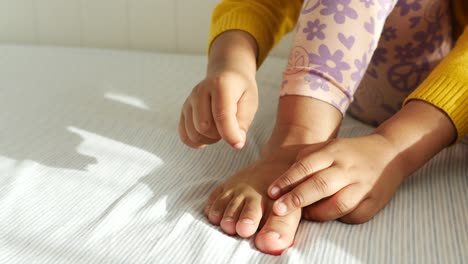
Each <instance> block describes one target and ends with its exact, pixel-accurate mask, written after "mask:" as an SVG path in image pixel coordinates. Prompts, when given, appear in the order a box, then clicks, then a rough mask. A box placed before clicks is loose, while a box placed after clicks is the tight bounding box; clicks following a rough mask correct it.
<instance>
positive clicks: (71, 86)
mask: <svg viewBox="0 0 468 264" xmlns="http://www.w3.org/2000/svg"><path fill="white" fill-rule="evenodd" d="M285 63H286V61H285V60H282V59H275V58H270V59H269V60H267V61H266V63H265V65H264V66H263V67H262V69H261V71H260V73H259V75H258V84H259V89H260V110H259V112H258V114H257V116H256V120H255V122H254V125H253V127H252V129H251V130H250V132H249V135H248V145H247V147H246V148H245V149H244V150H242V151H241V152H237V151H234V150H231V149H230V148H229V147H228V146H227V145H226V144H217V145H215V146H213V147H209V148H207V149H205V150H201V151H200V150H198V151H195V150H191V149H189V148H187V147H185V146H184V145H183V144H182V143H181V142H180V141H179V139H178V135H177V132H176V131H177V123H178V118H179V109H180V106H181V104H182V103H183V101H184V100H185V97H186V96H187V94H188V93H189V91H190V90H191V89H192V87H193V86H194V85H195V84H196V83H197V82H198V81H199V80H200V79H201V78H202V77H203V74H204V72H205V58H204V57H202V56H187V55H163V54H154V53H128V52H119V51H108V50H93V49H72V48H58V47H32V46H9V45H2V46H0V100H1V103H0V263H468V145H463V144H457V145H454V146H451V147H450V148H448V149H446V150H444V151H443V152H441V153H440V154H439V155H437V156H436V157H435V158H434V159H433V160H432V161H431V162H430V163H428V164H426V166H425V167H423V168H422V169H420V170H419V171H418V172H417V173H416V174H415V175H414V176H413V177H411V178H410V179H408V180H407V181H406V182H405V184H404V185H403V186H402V187H401V188H400V190H399V191H398V193H397V194H396V196H395V197H394V199H393V200H392V201H391V202H390V204H388V206H387V207H386V208H385V209H384V210H383V211H381V212H380V213H379V214H378V215H377V216H376V217H375V218H374V219H373V220H371V221H370V222H368V223H366V224H363V225H355V226H352V225H346V224H342V223H339V222H328V223H313V222H302V223H301V224H300V227H299V230H298V233H297V236H296V242H295V245H294V247H293V248H291V249H289V250H287V251H285V252H284V253H283V254H282V255H281V256H277V257H275V256H269V255H265V254H262V253H260V252H258V251H257V250H256V249H255V247H254V244H253V240H252V239H251V240H244V239H240V238H238V237H230V236H227V235H225V234H223V233H222V232H221V231H220V230H219V229H218V228H217V227H215V226H212V225H210V224H209V223H208V221H207V220H206V219H205V217H204V215H203V214H202V207H203V204H204V202H205V200H206V198H207V195H208V194H209V192H210V190H212V189H213V188H214V187H215V186H216V185H217V184H218V183H220V182H221V181H222V180H223V179H224V178H226V177H227V176H229V175H230V174H232V173H234V172H235V171H236V170H238V169H240V168H241V167H243V166H245V165H247V164H248V163H249V162H252V161H253V160H255V159H256V158H257V157H258V155H259V150H260V146H261V144H262V143H263V142H265V140H266V139H267V137H268V135H269V132H270V131H271V128H272V125H273V120H274V116H275V109H276V103H277V94H278V90H277V88H278V86H279V84H280V81H281V71H282V68H283V67H284V65H285ZM369 131H371V128H370V127H368V126H365V125H363V124H361V123H359V122H357V121H355V120H352V119H351V118H349V117H347V118H346V119H345V121H344V124H343V128H342V130H341V132H340V134H341V136H346V137H349V136H357V135H363V134H365V133H368V132H369Z"/></svg>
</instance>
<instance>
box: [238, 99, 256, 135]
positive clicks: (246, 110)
mask: <svg viewBox="0 0 468 264" xmlns="http://www.w3.org/2000/svg"><path fill="white" fill-rule="evenodd" d="M257 108H258V100H257V99H256V97H251V98H249V97H248V96H245V95H244V96H242V97H241V99H240V100H239V102H238V103H237V114H236V117H237V122H238V123H239V129H240V133H241V134H242V135H243V139H244V144H245V141H246V139H247V137H246V134H247V131H248V130H249V128H250V125H251V124H252V121H253V119H254V117H255V113H256V112H257Z"/></svg>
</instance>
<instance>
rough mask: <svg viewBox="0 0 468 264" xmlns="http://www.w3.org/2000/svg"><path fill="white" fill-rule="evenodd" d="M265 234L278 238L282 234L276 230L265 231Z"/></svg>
mask: <svg viewBox="0 0 468 264" xmlns="http://www.w3.org/2000/svg"><path fill="white" fill-rule="evenodd" d="M265 235H267V236H270V237H273V238H276V239H279V238H280V236H281V235H280V234H278V233H276V232H274V231H268V232H266V233H265Z"/></svg>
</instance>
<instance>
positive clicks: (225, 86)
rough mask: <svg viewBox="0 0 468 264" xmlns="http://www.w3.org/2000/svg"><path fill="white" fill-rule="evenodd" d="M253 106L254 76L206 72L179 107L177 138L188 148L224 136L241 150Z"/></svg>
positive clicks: (253, 114) (254, 93)
mask: <svg viewBox="0 0 468 264" xmlns="http://www.w3.org/2000/svg"><path fill="white" fill-rule="evenodd" d="M257 107H258V94H257V85H256V82H255V79H254V77H250V76H247V75H246V74H243V73H241V72H236V71H233V70H228V71H221V72H217V73H211V74H208V76H207V77H206V78H205V79H204V80H203V81H201V82H200V83H199V84H198V85H196V86H195V88H193V90H192V93H191V94H190V96H189V97H188V98H187V100H186V101H185V103H184V105H183V107H182V114H181V117H180V123H179V135H180V138H181V139H182V141H183V142H184V143H185V144H186V145H188V146H190V147H192V148H201V147H204V146H206V145H207V144H213V143H216V142H217V141H219V140H220V139H224V140H225V141H226V142H227V143H228V144H229V145H231V146H232V147H234V148H236V149H241V148H242V147H243V146H244V144H245V140H246V133H247V130H248V128H249V126H250V124H251V123H252V120H253V118H254V116H255V113H256V111H257Z"/></svg>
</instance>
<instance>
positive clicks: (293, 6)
mask: <svg viewBox="0 0 468 264" xmlns="http://www.w3.org/2000/svg"><path fill="white" fill-rule="evenodd" d="M302 1H303V0H223V1H222V2H221V3H220V4H219V5H218V6H217V7H216V8H215V9H214V11H213V16H212V20H211V28H210V37H209V46H208V50H209V48H210V47H211V44H212V43H213V40H214V39H215V38H216V37H217V36H219V35H220V34H221V33H223V32H225V31H228V30H233V29H238V30H243V31H246V32H247V33H249V34H250V35H252V37H253V38H254V39H255V40H256V41H257V45H258V58H257V67H259V66H260V65H261V64H262V62H263V61H264V60H265V58H266V56H267V55H268V53H269V52H270V50H271V49H272V48H273V46H274V45H275V44H276V43H277V42H278V41H279V40H280V39H281V38H282V37H283V36H284V35H285V34H286V33H287V32H289V31H291V30H292V29H293V28H294V26H295V25H296V22H297V19H298V17H299V12H300V10H301V6H302Z"/></svg>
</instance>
